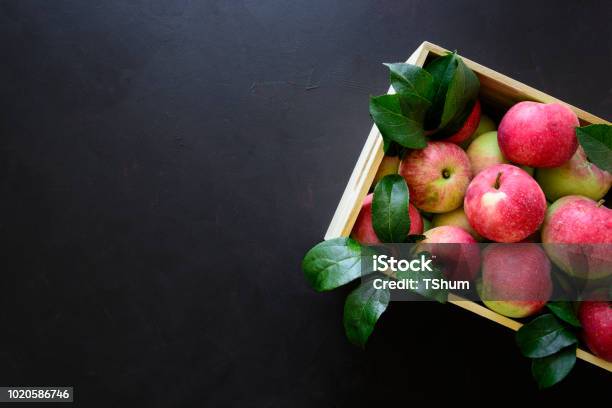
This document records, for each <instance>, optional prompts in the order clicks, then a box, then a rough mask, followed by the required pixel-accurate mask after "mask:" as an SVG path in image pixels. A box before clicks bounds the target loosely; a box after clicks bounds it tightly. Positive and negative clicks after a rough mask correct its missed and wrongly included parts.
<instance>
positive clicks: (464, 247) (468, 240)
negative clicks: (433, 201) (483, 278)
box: [419, 225, 480, 280]
mask: <svg viewBox="0 0 612 408" xmlns="http://www.w3.org/2000/svg"><path fill="white" fill-rule="evenodd" d="M423 235H425V236H426V237H427V238H426V239H424V240H423V241H421V242H420V243H419V250H423V251H428V252H430V253H431V254H432V255H435V257H436V260H437V261H438V262H440V263H441V265H442V271H443V273H444V275H445V277H446V278H448V279H451V280H473V279H474V278H475V277H476V276H477V275H478V271H479V270H480V248H479V247H478V244H477V242H476V240H475V239H474V237H472V235H470V233H468V232H467V231H466V230H464V229H463V228H459V227H455V226H452V225H444V226H441V227H435V228H432V229H430V230H428V231H425V232H424V233H423Z"/></svg>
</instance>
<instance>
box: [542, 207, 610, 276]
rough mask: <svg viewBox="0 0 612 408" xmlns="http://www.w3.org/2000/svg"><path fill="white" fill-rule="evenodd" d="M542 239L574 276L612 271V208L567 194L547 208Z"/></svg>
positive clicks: (547, 250)
mask: <svg viewBox="0 0 612 408" xmlns="http://www.w3.org/2000/svg"><path fill="white" fill-rule="evenodd" d="M542 242H543V243H544V244H545V245H544V249H546V252H547V253H548V255H549V256H550V259H551V260H552V261H553V262H554V263H555V264H556V265H557V266H558V267H559V268H561V269H562V270H564V271H565V272H567V273H568V274H569V275H571V276H576V277H580V278H583V279H586V278H588V279H599V278H604V277H606V276H608V275H610V274H612V245H611V244H612V210H610V209H609V208H606V207H604V206H602V205H601V204H599V203H597V202H595V201H593V200H591V199H589V198H587V197H583V196H565V197H562V198H560V199H558V200H557V201H555V202H554V203H553V204H552V205H551V206H550V207H549V208H548V210H547V211H546V218H545V219H544V224H543V225H542Z"/></svg>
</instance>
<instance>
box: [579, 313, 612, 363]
mask: <svg viewBox="0 0 612 408" xmlns="http://www.w3.org/2000/svg"><path fill="white" fill-rule="evenodd" d="M578 319H579V320H580V324H581V325H582V335H583V338H584V341H585V342H586V344H587V346H589V349H590V350H591V351H592V352H593V353H594V354H595V355H596V356H598V357H601V358H603V359H604V360H606V361H610V362H612V304H611V303H610V302H605V301H593V302H592V301H589V302H582V303H581V304H580V308H579V309H578Z"/></svg>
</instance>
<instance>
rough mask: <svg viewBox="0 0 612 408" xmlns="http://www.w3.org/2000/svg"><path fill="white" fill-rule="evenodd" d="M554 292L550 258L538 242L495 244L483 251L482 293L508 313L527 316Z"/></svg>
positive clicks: (493, 307)
mask: <svg viewBox="0 0 612 408" xmlns="http://www.w3.org/2000/svg"><path fill="white" fill-rule="evenodd" d="M551 294H552V280H551V277H550V261H549V260H548V258H547V257H546V254H545V253H544V251H543V250H542V248H540V246H539V245H538V244H491V245H489V246H488V247H487V248H486V249H485V250H484V251H483V253H482V285H481V288H480V296H481V299H482V301H483V302H484V304H485V305H487V307H488V308H489V309H491V310H493V311H495V312H497V313H499V314H502V315H504V316H508V317H516V318H520V317H527V316H530V315H532V314H534V313H537V312H538V311H539V310H540V309H542V308H543V307H544V305H546V302H547V301H548V299H549V298H550V296H551Z"/></svg>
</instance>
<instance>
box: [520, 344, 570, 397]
mask: <svg viewBox="0 0 612 408" xmlns="http://www.w3.org/2000/svg"><path fill="white" fill-rule="evenodd" d="M575 363H576V345H572V346H569V347H566V348H564V349H562V350H560V351H558V352H556V353H555V354H551V355H550V356H547V357H542V358H535V359H533V360H532V362H531V374H532V375H533V378H535V380H536V381H537V383H538V386H539V387H540V389H542V388H548V387H551V386H553V385H555V384H557V383H558V382H559V381H561V380H563V379H564V378H565V377H567V375H568V374H569V373H570V371H572V368H574V364H575Z"/></svg>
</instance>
